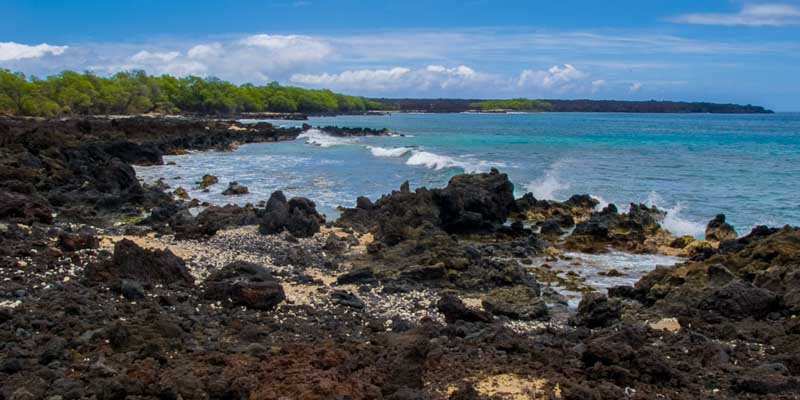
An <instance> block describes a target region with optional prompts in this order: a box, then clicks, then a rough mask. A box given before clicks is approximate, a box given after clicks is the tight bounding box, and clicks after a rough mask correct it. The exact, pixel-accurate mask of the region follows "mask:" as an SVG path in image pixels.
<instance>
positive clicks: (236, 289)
mask: <svg viewBox="0 0 800 400" xmlns="http://www.w3.org/2000/svg"><path fill="white" fill-rule="evenodd" d="M203 285H204V286H205V290H204V292H203V297H205V298H206V299H209V300H218V301H222V302H224V303H225V304H227V305H231V306H244V307H248V308H254V309H257V310H270V309H272V308H274V307H275V306H277V305H278V304H280V303H281V302H282V301H283V300H284V299H285V298H286V294H285V293H284V291H283V286H281V284H280V283H279V282H278V280H276V279H275V278H273V277H272V274H271V273H270V272H269V270H267V269H266V268H264V267H263V266H261V265H258V264H254V263H249V262H245V261H236V262H233V263H231V264H228V265H226V266H225V267H223V268H222V269H221V270H219V271H217V272H215V273H213V274H211V276H209V277H208V279H206V281H205V282H204V283H203Z"/></svg>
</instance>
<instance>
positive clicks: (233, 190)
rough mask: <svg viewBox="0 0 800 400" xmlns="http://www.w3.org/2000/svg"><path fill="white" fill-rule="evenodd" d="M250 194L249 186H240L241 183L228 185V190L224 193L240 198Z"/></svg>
mask: <svg viewBox="0 0 800 400" xmlns="http://www.w3.org/2000/svg"><path fill="white" fill-rule="evenodd" d="M248 193H250V190H249V189H248V188H247V186H243V185H240V184H239V182H231V183H229V184H228V188H227V189H225V191H223V192H222V194H223V195H225V196H240V195H243V194H248Z"/></svg>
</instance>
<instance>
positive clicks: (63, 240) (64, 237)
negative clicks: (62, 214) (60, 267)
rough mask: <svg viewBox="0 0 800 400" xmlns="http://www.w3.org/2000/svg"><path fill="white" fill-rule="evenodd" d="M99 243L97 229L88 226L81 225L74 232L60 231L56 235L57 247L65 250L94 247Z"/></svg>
mask: <svg viewBox="0 0 800 400" xmlns="http://www.w3.org/2000/svg"><path fill="white" fill-rule="evenodd" d="M99 244H100V240H99V239H98V238H97V231H95V230H94V228H92V227H90V226H83V227H81V228H80V229H78V230H77V231H76V232H61V233H60V234H59V235H58V247H60V248H61V249H62V250H65V251H78V250H84V249H94V248H97V246H98V245H99Z"/></svg>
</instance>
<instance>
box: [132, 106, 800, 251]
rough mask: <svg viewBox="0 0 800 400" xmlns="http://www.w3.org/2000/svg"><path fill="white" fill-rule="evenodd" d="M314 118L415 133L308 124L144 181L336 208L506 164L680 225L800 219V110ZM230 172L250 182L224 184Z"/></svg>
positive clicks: (569, 190) (542, 192)
mask: <svg viewBox="0 0 800 400" xmlns="http://www.w3.org/2000/svg"><path fill="white" fill-rule="evenodd" d="M308 122H309V123H311V124H312V125H315V126H318V125H339V126H351V127H372V128H383V127H387V128H389V129H392V130H393V131H396V132H398V133H400V134H403V135H405V136H394V137H369V138H352V139H337V138H331V137H327V136H325V135H322V134H320V133H318V132H311V133H310V134H308V135H304V137H302V138H301V139H298V140H296V141H292V142H282V143H265V144H252V145H246V146H242V147H241V148H239V149H238V150H236V151H234V152H229V153H215V152H211V153H194V154H190V155H184V156H174V157H167V160H168V161H175V162H176V163H177V165H176V166H159V167H145V168H137V172H138V174H139V175H140V176H141V177H143V178H144V179H145V180H146V181H152V180H154V179H157V178H159V177H164V178H165V179H166V180H167V182H168V183H169V184H170V185H172V186H173V187H177V186H179V185H180V186H183V187H185V188H187V189H188V188H190V187H192V186H193V182H195V181H196V180H198V179H199V178H200V177H201V176H202V175H203V174H205V173H212V174H214V175H217V176H219V177H220V182H221V184H220V185H218V186H217V187H213V188H212V193H202V192H200V191H198V190H189V193H190V195H191V196H193V197H197V198H200V199H202V200H208V201H211V202H215V203H227V202H233V201H235V202H238V203H245V202H257V201H258V200H264V199H266V198H267V197H268V196H269V193H271V192H272V191H273V190H277V189H280V190H283V191H284V192H286V193H287V195H289V196H297V195H299V196H305V197H308V198H311V199H312V200H314V201H316V202H317V204H318V206H320V208H321V209H322V210H323V211H324V212H326V214H328V215H329V217H330V216H332V214H334V213H335V211H334V209H335V207H336V206H339V205H344V206H352V205H354V204H355V199H356V197H357V196H358V195H367V196H369V197H371V198H373V199H376V198H378V197H380V195H381V194H384V193H387V192H389V191H391V190H393V189H396V188H398V187H399V186H400V184H401V183H402V182H403V181H404V180H409V181H410V183H411V185H412V187H416V186H423V185H424V186H444V185H445V184H446V183H447V180H448V179H449V177H451V176H452V175H454V174H457V173H461V172H464V171H467V172H473V171H486V170H488V169H489V168H491V167H493V166H496V167H497V168H499V169H500V170H501V171H503V172H507V173H508V174H509V176H510V178H511V180H512V181H513V182H514V183H515V188H516V192H517V195H522V194H523V193H525V192H527V191H530V192H533V193H534V195H535V196H536V197H537V198H551V199H566V198H567V197H569V195H571V194H573V193H589V194H591V195H593V196H595V197H597V198H598V199H600V200H601V201H603V202H612V203H616V204H617V205H620V204H622V205H627V204H628V203H630V202H646V203H650V204H655V205H657V206H659V207H663V208H665V209H667V210H668V211H669V215H668V218H667V221H666V223H665V225H666V226H667V227H668V228H669V229H670V230H672V231H673V232H674V233H679V234H692V235H697V236H700V235H702V229H703V226H704V225H705V223H706V221H708V220H709V219H711V218H712V217H713V216H714V215H715V214H717V213H720V212H721V213H725V214H726V215H727V216H728V220H729V222H731V223H732V224H734V226H735V227H737V229H738V230H739V232H740V233H746V232H747V231H749V229H750V228H751V227H752V226H753V225H756V224H768V225H782V224H786V223H788V224H794V225H800V206H798V205H799V204H800V114H796V113H779V114H774V115H705V114H703V115H698V114H692V115H677V114H609V113H537V114H393V115H390V116H341V117H325V118H312V119H311V120H310V121H308ZM275 123H276V124H282V125H295V124H300V123H302V122H292V121H276V122H275ZM176 177H177V178H178V179H175V178H176ZM230 180H237V181H239V182H240V183H242V184H244V185H247V186H249V188H250V190H251V192H252V194H250V195H248V196H242V197H240V198H230V197H225V196H222V195H220V194H219V192H221V191H222V190H223V189H224V187H223V186H225V185H227V182H228V181H230ZM626 208H627V206H623V207H622V209H626Z"/></svg>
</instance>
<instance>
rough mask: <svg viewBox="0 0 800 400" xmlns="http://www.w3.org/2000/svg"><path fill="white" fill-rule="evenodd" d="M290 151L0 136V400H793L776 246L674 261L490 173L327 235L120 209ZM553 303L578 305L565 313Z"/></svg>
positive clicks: (150, 122)
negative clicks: (186, 168) (593, 266)
mask: <svg viewBox="0 0 800 400" xmlns="http://www.w3.org/2000/svg"><path fill="white" fill-rule="evenodd" d="M302 129H303V128H276V127H274V126H272V125H270V124H255V125H253V124H240V123H238V122H236V121H220V120H208V119H186V120H182V119H178V120H175V119H170V118H155V119H145V118H137V117H133V118H126V119H117V120H113V121H112V120H106V119H93V118H87V119H77V120H67V121H22V122H20V120H16V119H0V137H1V138H2V142H1V143H0V144H2V149H3V153H2V157H3V158H2V159H0V163H2V166H3V167H4V169H3V174H4V175H3V179H1V180H0V182H1V183H2V189H0V211H1V213H0V244H2V250H0V256H1V257H0V261H2V264H1V265H2V268H0V275H1V276H0V278H2V279H0V294H2V298H0V338H2V340H3V343H4V345H3V346H4V350H5V351H4V353H5V355H3V356H0V367H2V368H0V378H2V379H0V382H3V383H2V384H0V391H2V394H3V396H4V397H5V398H12V395H14V394H15V393H17V394H19V393H23V392H27V393H31V395H32V396H33V397H34V398H35V397H45V396H49V395H54V394H59V395H64V394H66V393H69V394H70V395H69V396H73V397H74V398H79V397H84V396H86V397H91V396H97V397H98V398H100V397H101V396H106V397H108V396H111V397H115V396H119V395H127V396H141V397H144V398H150V397H162V398H163V397H165V396H180V397H183V398H205V397H214V398H221V397H231V396H233V397H252V398H263V399H278V398H281V397H282V396H289V397H290V398H300V397H304V398H319V399H324V398H332V397H337V396H338V397H350V398H353V399H358V398H437V399H438V398H462V399H463V398H481V396H484V398H485V397H486V396H492V395H497V396H500V397H499V398H508V397H503V396H518V397H512V398H526V397H525V396H527V397H528V398H587V397H591V396H595V397H599V398H619V397H624V396H626V394H627V393H635V394H636V395H637V396H642V397H643V398H649V397H655V396H658V395H668V396H670V397H671V398H696V397H704V396H705V397H709V396H723V397H726V398H740V397H741V398H747V397H750V396H754V395H767V394H772V395H774V396H786V397H790V396H792V395H793V394H794V393H796V392H797V391H798V390H800V381H799V380H798V378H797V376H798V375H800V359H798V358H797V352H796V349H797V348H798V347H799V346H800V330H798V322H797V318H796V315H797V313H798V312H800V281H797V280H796V279H797V276H800V275H797V274H798V272H797V271H796V265H800V229H798V228H792V227H788V226H787V227H784V228H768V227H757V228H756V229H754V230H753V231H752V232H750V233H749V234H745V235H737V234H736V232H735V230H734V229H733V227H731V226H730V225H728V224H727V223H726V222H725V219H724V216H722V217H718V218H716V219H714V220H713V221H711V222H710V223H709V224H708V226H707V229H706V236H707V239H708V240H703V241H700V240H694V239H690V238H687V237H674V236H672V235H670V234H669V233H668V232H666V231H665V230H664V229H663V228H662V227H661V226H660V221H662V220H663V217H664V213H663V211H662V210H659V209H657V208H655V207H647V206H644V205H640V204H632V205H631V210H630V211H629V212H627V213H622V212H620V211H618V210H617V208H616V206H614V205H609V206H607V207H605V208H603V209H602V210H596V209H595V208H596V206H597V204H598V203H597V200H595V199H592V198H591V197H589V196H588V195H576V196H572V197H571V198H570V199H568V200H566V201H563V202H558V201H549V200H540V199H535V198H534V197H533V196H532V195H526V196H523V197H522V198H515V197H514V195H513V185H512V184H511V182H510V181H509V180H508V177H507V176H506V175H505V174H502V173H500V172H499V171H496V170H492V171H491V172H489V173H481V174H461V175H457V176H455V177H453V178H452V179H451V180H450V182H449V184H448V185H447V186H446V187H444V188H430V189H429V188H416V189H414V190H411V188H409V187H408V184H407V183H405V184H402V185H400V186H399V190H395V191H392V192H391V193H388V194H386V195H384V196H383V197H381V198H380V199H378V200H376V201H374V202H373V201H371V200H369V199H367V198H364V197H360V198H358V199H357V201H356V207H354V208H345V209H343V211H342V214H341V216H340V217H339V218H338V219H337V220H336V221H335V222H333V223H326V222H325V221H323V220H322V219H321V216H320V215H319V214H318V213H317V210H316V207H315V204H314V202H313V199H304V198H292V199H286V198H285V196H283V194H282V193H277V192H276V193H273V195H272V196H271V197H270V198H269V199H264V200H265V202H264V203H262V204H257V205H255V206H251V205H248V206H244V207H240V206H233V205H228V206H224V207H222V206H209V207H207V208H206V209H205V210H203V211H202V212H201V213H199V215H196V216H194V215H192V214H191V213H190V212H189V209H190V206H191V205H193V204H196V202H192V201H191V199H188V198H187V199H184V200H177V199H175V198H174V197H173V195H172V194H170V193H166V192H165V191H164V190H163V188H159V187H157V186H142V185H141V184H139V182H138V180H137V179H136V176H135V172H134V170H133V168H132V167H131V165H132V164H141V163H150V164H158V163H159V162H163V160H162V159H161V157H162V155H163V154H171V153H179V152H182V151H187V150H221V151H225V150H230V149H232V148H234V147H235V146H236V145H238V144H241V143H257V142H269V141H278V140H291V139H293V138H296V137H297V136H298V135H299V134H300V132H301V131H302ZM306 129H307V128H306ZM322 129H326V128H322ZM328 129H330V130H331V131H330V132H331V133H332V134H336V135H342V136H349V135H371V134H388V133H387V132H388V131H383V130H363V129H358V128H355V129H352V128H335V129H334V128H328ZM209 172H213V171H209ZM204 181H205V179H204ZM211 182H212V180H211V179H210V178H209V180H208V182H206V183H204V184H208V185H214V183H211ZM399 183H400V182H398V184H399ZM231 186H232V185H231ZM217 189H221V187H215V190H217ZM229 189H231V190H233V189H234V188H233V187H230V188H229ZM237 190H238V189H237ZM54 214H55V215H54ZM507 221H510V222H512V223H511V224H510V225H509V224H506V222H507ZM526 226H530V227H532V228H533V229H529V228H526ZM609 251H624V252H626V253H632V254H667V253H669V254H674V255H680V256H682V257H683V258H682V259H681V260H680V262H679V263H677V264H676V265H673V266H670V267H663V268H656V269H654V270H653V271H650V272H649V273H647V274H645V276H644V277H642V278H641V279H640V280H638V281H637V282H636V283H635V284H634V285H631V286H619V287H613V288H611V289H610V290H609V291H608V293H607V294H606V293H602V292H601V291H596V290H592V289H591V287H590V286H588V285H587V284H586V282H585V277H583V276H582V271H580V270H577V269H579V268H580V265H579V264H578V265H575V264H574V263H575V262H577V260H575V256H574V254H576V253H579V254H608V252H609ZM556 263H560V264H559V265H558V266H556V265H555V264H556ZM571 268H572V269H571ZM602 272H604V273H606V274H610V275H615V274H624V273H626V271H622V270H615V271H612V270H604V271H602ZM555 287H569V288H572V289H574V290H575V291H576V292H581V293H584V295H583V298H582V300H581V301H580V303H579V305H578V307H577V309H570V308H569V307H568V306H567V304H566V303H567V299H566V298H564V297H563V296H562V295H560V294H559V293H558V291H557V290H555V289H554V288H555ZM778 365H780V367H778ZM321 382H324V384H321ZM709 382H712V383H713V384H711V385H709ZM631 390H633V392H631ZM403 396H405V397H403ZM458 396H460V397H458Z"/></svg>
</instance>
